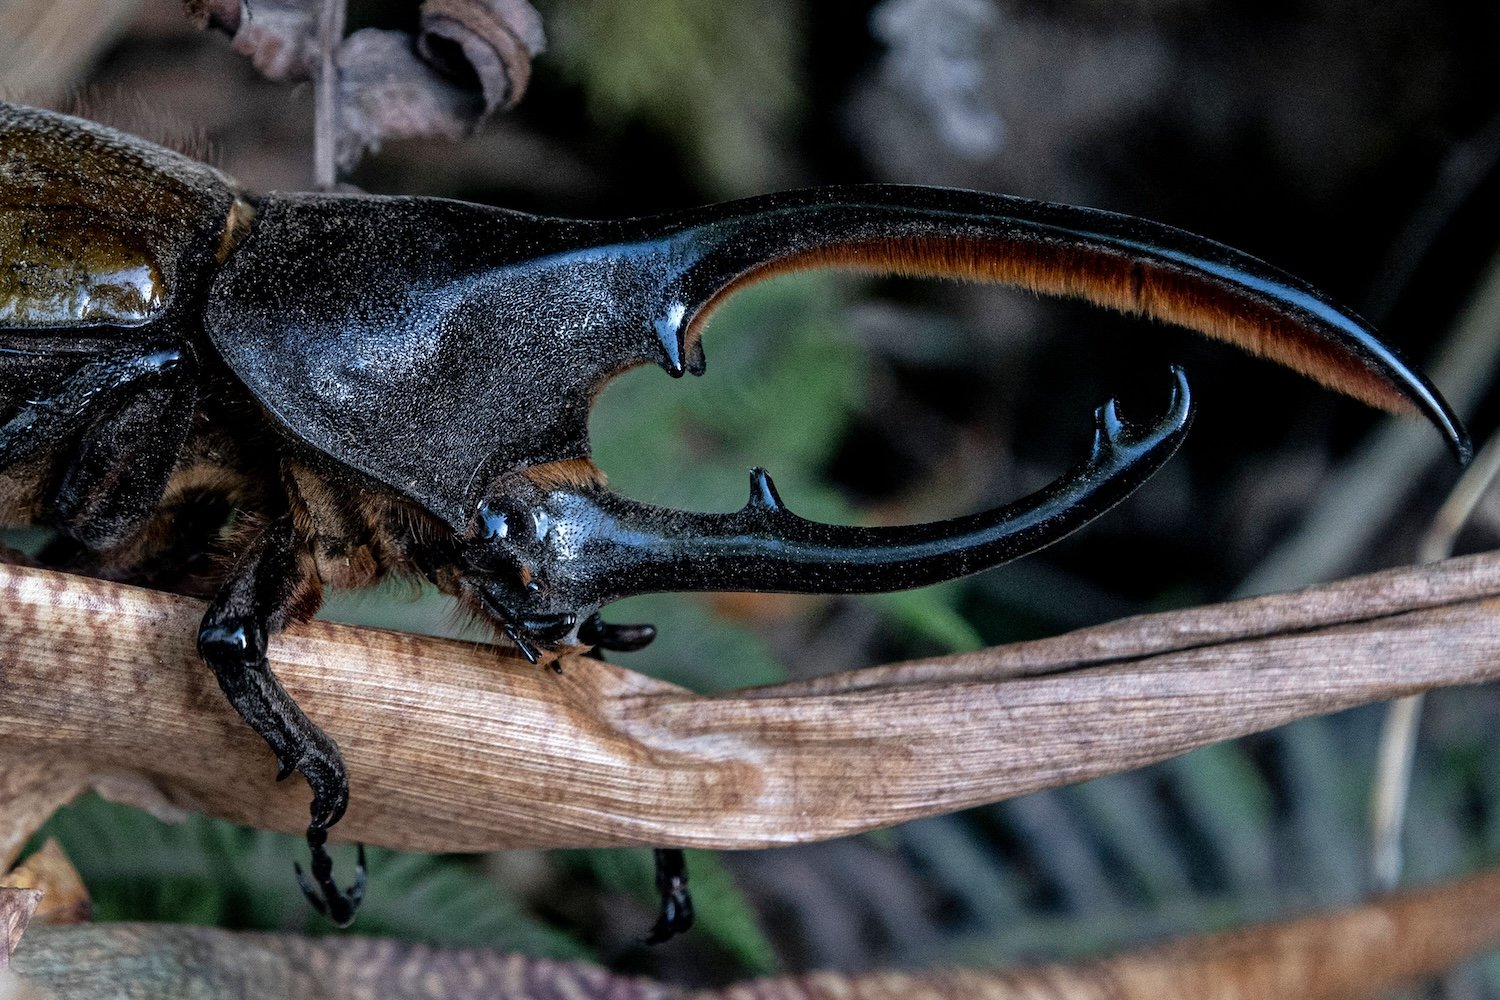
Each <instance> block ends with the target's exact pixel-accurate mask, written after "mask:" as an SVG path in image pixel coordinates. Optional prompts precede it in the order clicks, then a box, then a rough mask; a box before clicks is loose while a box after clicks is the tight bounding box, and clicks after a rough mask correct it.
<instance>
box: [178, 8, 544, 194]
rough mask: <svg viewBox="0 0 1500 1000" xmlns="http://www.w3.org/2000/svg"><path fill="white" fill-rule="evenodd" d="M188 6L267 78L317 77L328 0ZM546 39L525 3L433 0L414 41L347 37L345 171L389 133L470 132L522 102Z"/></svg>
mask: <svg viewBox="0 0 1500 1000" xmlns="http://www.w3.org/2000/svg"><path fill="white" fill-rule="evenodd" d="M184 3H185V6H186V10H187V13H188V16H189V17H190V18H192V19H193V20H194V21H195V22H196V23H197V24H199V25H200V26H203V27H212V28H216V29H218V30H220V31H224V32H226V33H228V34H229V35H231V36H232V39H233V46H234V49H235V51H236V52H239V53H240V54H241V55H245V56H248V57H249V58H250V61H251V62H252V63H253V64H254V65H255V67H256V69H258V70H260V71H261V73H263V74H264V75H265V76H266V77H268V78H269V79H272V80H281V81H296V80H310V79H312V78H314V77H315V76H316V75H317V73H318V67H319V64H320V55H321V51H322V48H321V46H322V39H321V36H320V33H319V32H320V16H321V12H322V8H323V3H324V0H254V2H253V3H252V2H249V0H184ZM545 45H546V38H545V36H544V34H543V32H542V20H541V16H540V15H539V14H538V13H537V12H536V10H535V8H533V7H532V6H531V5H530V4H529V3H527V2H526V0H429V2H428V3H426V4H424V5H423V8H422V22H421V31H420V33H419V34H418V35H416V36H415V37H413V36H412V35H410V34H408V33H406V32H402V31H390V30H384V29H379V28H365V29H363V30H361V31H357V32H355V33H354V34H352V35H350V36H349V37H348V38H345V39H343V40H342V41H341V42H340V43H339V46H338V48H337V50H336V52H335V53H334V63H335V65H336V66H337V67H338V78H339V79H338V88H337V93H338V108H337V115H336V119H337V121H338V137H337V156H338V163H339V166H340V168H342V169H345V170H347V169H350V168H352V167H353V166H354V165H355V164H356V163H358V162H359V160H360V158H361V157H363V156H364V155H365V153H367V152H371V151H373V150H376V149H378V148H379V147H380V144H381V143H382V142H384V141H385V140H387V139H399V138H412V137H418V136H442V137H444V138H447V139H460V138H463V137H464V136H466V135H468V134H469V133H470V132H472V131H473V130H474V128H475V127H476V126H477V125H478V124H479V123H480V122H482V121H483V120H484V118H485V117H486V116H487V115H489V114H490V113H491V112H492V111H495V110H496V109H500V108H508V107H510V106H512V105H513V104H515V103H516V102H517V101H519V100H520V99H521V95H522V94H523V93H525V91H526V85H527V83H528V81H529V80H530V79H531V60H532V57H533V56H535V55H536V54H537V53H539V52H541V51H542V49H543V48H544V47H545Z"/></svg>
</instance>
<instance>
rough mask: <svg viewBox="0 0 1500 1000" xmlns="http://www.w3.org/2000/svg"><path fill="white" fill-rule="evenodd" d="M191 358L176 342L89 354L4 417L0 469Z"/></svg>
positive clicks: (53, 442) (75, 428) (50, 443)
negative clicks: (87, 357) (65, 373)
mask: <svg viewBox="0 0 1500 1000" xmlns="http://www.w3.org/2000/svg"><path fill="white" fill-rule="evenodd" d="M185 360H187V359H186V356H185V355H184V352H183V351H182V350H180V349H177V348H170V347H164V348H161V349H156V350H142V351H139V352H131V353H120V354H107V355H104V356H94V357H90V358H89V359H88V360H86V361H84V362H83V363H82V364H80V365H79V366H78V367H77V368H76V369H74V370H73V371H72V373H71V374H69V375H67V376H66V377H64V378H62V379H61V380H60V381H59V382H56V383H54V384H53V385H52V386H51V387H50V388H49V389H48V390H46V391H45V392H43V393H40V394H38V395H37V397H36V398H24V399H21V400H18V401H17V404H18V405H16V406H15V408H14V410H13V411H12V412H11V413H10V414H9V415H8V417H7V418H6V419H5V422H4V423H0V469H5V468H7V467H9V466H12V465H14V464H16V463H17V462H21V461H24V460H25V459H27V458H29V457H31V456H32V455H35V454H37V453H38V452H40V451H43V450H44V449H48V448H53V447H56V445H57V443H58V442H59V441H62V440H65V439H66V438H67V436H68V435H70V434H73V433H74V432H76V431H78V430H79V429H80V428H82V427H83V426H84V425H85V424H87V423H89V422H91V421H92V420H94V418H95V417H96V416H97V415H98V413H99V407H100V405H101V404H107V403H109V402H112V401H114V400H116V399H118V398H120V397H121V396H122V395H124V394H126V393H128V392H130V391H131V390H133V389H135V388H137V387H139V386H140V384H141V383H142V382H143V381H145V380H151V379H155V378H159V377H161V376H164V375H167V374H169V373H171V372H173V370H174V369H177V368H179V367H180V366H181V365H182V364H183V362H184V361H185Z"/></svg>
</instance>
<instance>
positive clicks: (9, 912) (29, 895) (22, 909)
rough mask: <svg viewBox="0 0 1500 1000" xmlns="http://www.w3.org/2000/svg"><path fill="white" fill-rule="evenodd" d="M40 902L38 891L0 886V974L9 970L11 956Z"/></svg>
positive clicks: (40, 894)
mask: <svg viewBox="0 0 1500 1000" xmlns="http://www.w3.org/2000/svg"><path fill="white" fill-rule="evenodd" d="M41 900H42V893H41V890H40V889H10V888H6V887H4V886H0V972H3V971H5V970H6V969H9V968H10V959H11V956H12V955H14V954H15V953H16V946H17V945H19V944H20V943H21V935H22V934H25V933H26V927H27V925H28V924H30V923H31V916H32V914H33V913H35V912H36V908H37V904H38V903H40V902H41Z"/></svg>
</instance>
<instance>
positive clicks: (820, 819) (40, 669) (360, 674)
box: [0, 555, 1500, 863]
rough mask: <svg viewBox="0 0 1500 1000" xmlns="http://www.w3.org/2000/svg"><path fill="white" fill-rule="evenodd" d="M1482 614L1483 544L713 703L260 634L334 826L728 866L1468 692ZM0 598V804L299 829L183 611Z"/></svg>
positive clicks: (82, 588) (96, 595)
mask: <svg viewBox="0 0 1500 1000" xmlns="http://www.w3.org/2000/svg"><path fill="white" fill-rule="evenodd" d="M1497 596H1500V555H1484V556H1477V557H1469V558H1465V559H1456V560H1450V561H1448V562H1444V563H1438V564H1433V565H1429V566H1422V567H1409V568H1405V569H1400V570H1395V571H1391V572H1387V573H1381V574H1377V575H1374V576H1369V577H1362V578H1356V579H1352V580H1345V581H1341V582H1339V583H1336V584H1332V585H1328V586H1323V587H1317V588H1313V589H1310V590H1305V591H1302V592H1299V593H1295V594H1286V595H1278V596H1272V597H1265V598H1256V599H1252V600H1247V601H1240V602H1236V603H1233V604H1226V605H1218V606H1209V607H1202V608H1194V609H1191V610H1187V611H1179V612H1172V613H1168V614H1161V615H1152V616H1146V617H1141V618H1132V619H1126V620H1123V621H1120V622H1116V623H1114V624H1110V625H1105V626H1102V627H1098V628H1092V629H1086V630H1082V631H1079V632H1074V633H1071V634H1068V635H1064V636H1060V637H1058V638H1055V639H1048V640H1043V641H1039V642H1030V643H1021V644H1017V645H1014V646H1007V647H1001V648H996V649H990V650H985V651H982V652H978V653H971V654H964V655H959V656H951V657H944V658H940V659H933V660H925V661H915V662H911V663H905V664H896V665H892V666H886V667H880V668H875V669H869V670H863V671H858V672H854V673H848V674H840V675H836V676H833V677H828V678H823V679H821V680H817V681H811V682H807V683H801V684H793V685H784V686H780V687H776V688H765V689H755V690H748V691H742V692H737V693H732V694H727V695H719V696H714V697H700V696H697V695H694V694H692V693H691V692H688V691H685V690H683V689H681V688H678V687H674V686H672V685H670V684H666V683H663V682H661V681H657V680H653V679H651V678H648V677H644V676H642V675H640V674H636V673H633V672H631V671H629V670H626V669H623V668H621V667H619V666H613V665H608V664H603V663H599V662H596V661H591V660H572V661H568V662H566V663H565V665H564V670H563V673H562V675H561V676H556V675H553V674H552V673H551V672H549V671H546V670H541V669H536V668H531V667H528V666H526V665H525V664H524V663H521V662H519V661H517V660H515V659H512V658H509V657H507V656H505V655H503V654H501V653H500V652H498V651H496V650H494V649H491V648H487V647H480V646H476V645H473V644H467V643H461V642H452V641H443V640H435V639H428V638H422V637H417V636H411V635H401V634H396V633H387V632H379V631H372V630H359V629H353V628H349V627H342V626H335V625H328V624H322V623H315V624H313V625H311V626H308V627H305V628H301V629H298V630H297V631H296V632H295V633H293V634H289V635H285V636H281V637H278V638H276V639H275V640H273V643H272V647H271V658H272V664H273V666H274V668H275V670H276V671H277V673H278V674H279V675H280V676H281V677H282V679H283V680H284V681H285V683H286V686H287V688H288V689H289V690H290V691H291V692H292V694H293V695H294V696H295V697H296V698H297V699H298V700H299V701H300V702H301V703H302V705H304V706H305V707H306V709H307V711H308V714H309V715H310V716H311V717H312V718H313V719H314V720H315V721H317V722H319V723H320V724H321V725H323V726H324V727H325V728H327V729H328V731H329V732H330V733H331V734H332V735H333V736H334V737H335V738H336V739H337V740H338V741H339V743H340V745H341V746H342V747H343V749H344V753H345V756H346V758H347V760H348V764H349V773H350V780H351V785H352V788H353V804H352V805H351V807H350V809H349V814H348V816H347V818H346V819H345V821H344V822H343V823H341V824H339V826H338V827H337V831H336V832H337V833H339V834H340V835H342V836H344V837H347V838H351V839H359V840H363V841H366V842H368V843H372V844H381V845H386V846H390V847H400V848H409V849H415V850H427V851H482V850H490V849H495V848H506V847H522V846H541V847H561V846H584V845H609V844H663V843H666V844H682V845H689V846H706V847H721V848H747V847H758V846H765V845H772V844H785V843H792V842H798V841H808V840H816V839H820V838H828V837H835V836H839V835H842V834H848V833H853V832H856V831H861V830H868V829H872V828H876V827H881V826H887V825H890V824H893V823H899V822H902V821H904V820H909V819H914V818H917V817H919V816H928V815H933V814H936V813H941V812H946V811H950V810H955V809H960V808H964V807H966V806H972V805H976V804H979V803H984V802H993V801H996V800H999V799H1002V798H1005V797H1008V796H1013V795H1018V794H1021V793H1023V792H1029V791H1033V790H1036V789H1039V788H1046V787H1051V786H1055V785H1061V784H1065V783H1068V782H1074V781H1080V780H1083V779H1085V778H1089V777H1093V776H1096V775H1100V774H1106V773H1110V772H1114V771H1122V770H1127V769H1130V768H1135V767H1139V766H1141V765H1144V764H1147V763H1150V762H1152V761H1156V760H1161V759H1163V758H1165V757H1169V756H1172V755H1175V754H1180V753H1182V752H1184V751H1186V750H1189V749H1191V748H1193V747H1196V746H1201V745H1203V744H1206V743H1211V742H1214V741H1217V740H1224V739H1229V738H1231V737H1235V736H1240V735H1244V734H1246V733H1251V732H1255V731H1258V730H1263V729H1267V728H1270V727H1273V726H1278V725H1281V724H1283V723H1285V722H1288V721H1291V720H1293V719H1297V718H1301V717H1304V716H1308V715H1314V714H1318V713H1325V712H1332V711H1336V710H1338V709H1342V708H1347V707H1350V706H1353V705H1358V704H1363V703H1366V702H1371V701H1377V700H1383V699H1388V698H1392V697H1396V696H1398V695H1403V694H1409V693H1412V692H1415V691H1418V690H1423V689H1426V688H1431V687H1440V686H1446V685H1455V684H1470V683H1476V682H1479V681H1485V680H1489V679H1492V678H1494V677H1496V676H1497V675H1500V617H1497V614H1496V611H1497V607H1500V605H1497V604H1496V603H1495V601H1494V598H1496V597H1497ZM0 607H4V609H5V614H4V615H3V616H0V789H9V790H10V791H9V792H8V793H7V794H8V795H9V796H10V798H9V800H8V803H7V804H6V807H5V808H0V814H8V815H22V816H31V817H33V818H34V817H36V816H39V815H41V814H43V813H45V812H46V811H47V809H49V808H51V807H52V806H53V805H55V804H56V803H57V802H58V801H60V800H62V799H64V798H65V797H66V796H67V795H71V794H73V793H76V792H77V791H79V790H81V789H84V788H87V787H90V786H98V785H100V784H104V785H106V786H108V787H107V789H106V790H107V791H108V793H109V794H110V795H111V796H112V797H115V798H123V799H126V800H128V801H133V802H137V803H142V804H146V805H154V806H156V807H157V808H158V809H162V808H166V809H170V808H173V807H180V808H186V809H193V810H199V811H202V812H206V813H210V814H213V815H217V816H222V817H226V818H229V819H233V820H236V821H239V822H243V823H250V824H254V825H257V826H263V827H272V828H277V829H282V830H287V831H293V830H298V829H300V827H301V826H302V825H303V824H305V822H306V798H307V792H306V789H305V788H303V787H301V785H300V784H299V783H296V782H286V783H282V784H280V785H277V784H274V783H273V782H271V781H270V775H271V774H272V773H273V772H274V769H275V767H274V762H273V760H272V757H271V754H270V751H269V750H268V749H267V748H266V747H265V745H264V744H263V743H262V742H261V741H260V739H259V738H258V737H256V736H255V735H254V734H253V733H251V732H250V731H249V729H248V728H247V727H246V726H245V725H244V724H243V723H241V722H240V720H239V719H238V718H237V717H236V716H235V714H234V713H233V711H232V710H231V709H230V708H229V707H228V705H227V704H226V702H225V701H224V698H223V696H222V695H221V694H220V692H219V690H218V688H217V687H216V685H215V683H214V681H213V679H212V677H211V675H210V674H209V673H208V671H207V670H205V669H204V668H203V667H202V666H201V664H200V663H199V662H198V660H197V657H196V656H195V654H194V649H193V637H194V635H195V633H196V628H197V622H198V617H199V615H200V613H201V610H202V609H201V605H199V604H198V603H197V602H195V601H192V600H188V599H186V598H181V597H175V596H171V595H167V594H161V593H155V592H150V591H144V590H139V589H135V588H130V587H123V586H119V585H114V584H108V583H102V582H99V581H95V580H88V579H84V578H80V577H71V576H65V575H62V574H57V573H52V572H48V571H45V570H37V569H29V568H21V567H0ZM38 802H40V805H38V804H37V803H38ZM16 825H18V824H12V825H11V827H10V828H9V829H7V830H5V831H4V833H5V835H6V836H8V837H10V838H11V840H10V842H9V843H6V842H3V841H0V863H3V862H4V861H6V860H7V859H8V858H9V857H12V856H13V854H14V850H15V849H16V847H17V843H16V841H15V839H14V838H15V837H16V836H17V833H18V831H17V830H16V829H15V826H16ZM22 825H24V824H22ZM7 848H8V849H9V851H7Z"/></svg>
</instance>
